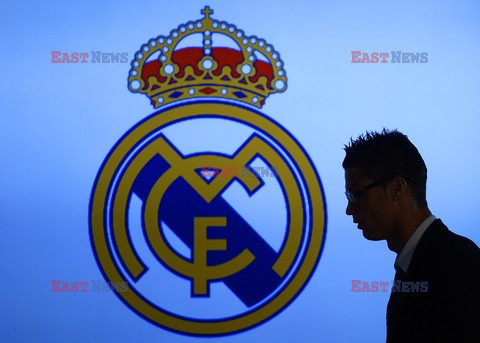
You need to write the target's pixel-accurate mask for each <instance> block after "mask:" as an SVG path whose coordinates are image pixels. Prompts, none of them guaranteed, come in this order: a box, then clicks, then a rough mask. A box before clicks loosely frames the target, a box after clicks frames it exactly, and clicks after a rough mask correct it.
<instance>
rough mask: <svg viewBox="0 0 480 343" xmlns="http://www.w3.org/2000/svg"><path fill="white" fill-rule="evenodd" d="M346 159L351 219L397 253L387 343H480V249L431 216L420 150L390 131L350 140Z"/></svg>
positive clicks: (369, 236) (451, 197) (366, 234)
mask: <svg viewBox="0 0 480 343" xmlns="http://www.w3.org/2000/svg"><path fill="white" fill-rule="evenodd" d="M345 152H346V156H345V159H344V161H343V168H344V169H345V187H346V192H345V194H346V195H347V199H348V205H347V209H346V213H347V215H350V216H352V217H353V222H354V223H356V224H358V228H359V229H360V230H362V233H363V236H364V237H365V238H367V239H369V240H374V241H376V240H386V241H387V245H388V248H389V249H390V250H392V251H394V252H396V253H397V258H396V260H395V270H396V274H395V285H394V287H393V288H392V293H391V295H390V300H389V302H388V307H387V342H480V249H479V248H478V246H477V245H475V243H473V242H472V241H471V240H469V239H468V238H465V237H462V236H459V235H457V234H455V233H453V232H451V231H449V230H448V228H447V227H446V226H445V225H444V224H443V223H442V221H441V220H440V219H437V218H436V217H435V216H433V215H432V213H431V212H430V210H429V209H428V206H427V201H426V181H427V168H426V166H425V163H424V161H423V159H422V157H421V156H420V154H419V152H418V150H417V148H416V147H415V146H414V145H413V144H412V143H411V142H410V141H409V139H408V138H407V136H405V135H403V134H402V133H400V132H398V131H396V130H395V131H388V130H385V129H384V130H383V131H382V132H380V133H377V132H371V133H366V134H365V135H363V136H360V137H359V138H358V139H356V140H351V141H350V143H349V144H348V146H346V147H345ZM452 177H454V176H453V175H452ZM456 177H461V176H458V175H457V176H456ZM472 182H473V181H472ZM444 201H448V202H450V203H454V204H459V203H461V201H462V199H458V198H456V197H455V196H454V195H453V194H444ZM419 284H420V285H423V286H426V287H423V289H422V287H420V288H419V287H418V286H416V285H419ZM427 285H428V286H427Z"/></svg>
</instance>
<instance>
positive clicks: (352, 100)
mask: <svg viewBox="0 0 480 343" xmlns="http://www.w3.org/2000/svg"><path fill="white" fill-rule="evenodd" d="M206 4H207V3H204V2H199V1H181V2H173V1H172V2H164V1H138V2H131V1H128V2H127V1H105V2H101V3H98V2H95V1H87V0H86V1H80V2H66V1H43V2H38V3H29V2H23V3H16V2H3V3H2V4H1V5H0V8H1V10H0V13H1V14H0V17H1V20H0V39H1V46H2V54H1V55H0V65H1V70H2V72H1V73H2V78H3V82H1V83H0V94H2V105H3V108H2V110H1V124H0V142H1V146H2V149H1V151H0V161H2V162H1V168H0V189H1V191H0V228H1V239H0V267H1V275H2V278H1V282H0V294H2V297H1V298H2V300H1V301H0V303H1V305H0V340H1V341H6V342H16V341H41V342H47V341H48V342H61V341H72V342H74V341H86V340H90V341H100V340H106V341H115V342H128V341H130V342H134V341H135V342H138V341H146V342H195V341H199V340H202V339H200V338H192V337H186V336H182V335H178V334H174V333H170V332H168V331H165V330H162V329H160V328H158V327H155V326H153V325H151V324H150V323H148V322H146V321H145V320H143V319H142V318H140V317H139V316H137V315H136V314H135V313H133V312H132V311H131V310H129V309H128V308H127V307H126V306H125V305H124V304H123V303H122V302H120V301H119V300H118V298H117V297H116V296H115V295H114V294H113V293H91V292H89V293H52V292H51V280H52V279H60V280H66V281H75V280H78V281H82V280H86V281H89V280H99V279H102V276H101V274H100V271H99V268H98V266H97V265H96V263H95V260H94V257H93V253H92V249H91V246H90V241H89V236H88V221H87V219H88V203H89V197H90V192H91V189H92V185H93V182H94V179H95V176H96V173H97V171H98V169H99V167H100V165H101V163H102V161H103V159H104V158H105V156H106V155H107V153H108V151H109V150H110V148H111V147H112V146H113V145H114V144H115V142H116V141H117V140H118V139H119V138H120V137H121V136H122V135H123V133H125V132H126V131H127V130H128V129H129V128H130V127H132V126H133V125H134V124H135V123H137V122H138V121H140V120H141V119H142V118H144V117H145V116H146V115H148V114H150V113H152V112H153V109H152V107H151V106H150V104H149V101H148V100H147V98H146V97H144V96H140V95H135V94H131V93H130V92H129V91H128V89H127V87H126V78H127V73H128V70H129V68H130V65H129V64H92V63H87V64H80V63H79V64H52V63H51V51H52V50H61V51H65V52H70V53H71V52H74V51H78V52H83V51H85V52H90V51H91V50H101V51H104V52H128V56H129V60H131V58H132V57H133V54H134V53H135V52H136V51H137V49H138V48H139V47H140V45H141V44H143V43H145V42H147V41H148V39H150V38H152V37H156V36H157V35H160V34H168V33H169V32H170V30H171V29H173V28H176V27H177V26H178V25H179V24H180V23H184V22H186V21H188V20H193V19H197V18H200V13H199V10H200V9H201V8H203V6H204V5H206ZM208 4H209V5H210V6H212V7H213V9H214V11H215V14H214V17H215V18H217V19H220V20H226V21H228V22H230V23H233V24H235V25H237V27H239V28H241V29H243V30H244V31H245V33H246V34H248V35H257V36H259V37H262V38H265V39H266V40H267V41H268V42H269V43H271V44H273V45H274V46H275V48H276V49H277V50H278V51H279V52H280V53H281V55H282V59H283V60H284V62H285V69H286V70H287V76H288V80H289V87H288V89H287V91H286V92H285V93H284V94H280V95H278V94H277V95H273V96H271V97H270V98H269V99H268V100H267V103H266V105H265V106H264V107H263V109H262V111H263V112H264V113H266V114H268V115H270V116H271V117H273V118H274V119H275V120H277V121H278V122H280V123H281V124H282V125H283V126H285V127H286V128H288V129H289V130H290V132H291V133H292V134H293V135H295V137H296V138H297V139H298V140H299V141H300V142H301V143H302V145H303V146H304V148H305V149H306V150H307V151H308V153H309V154H310V156H311V158H312V160H313V162H314V164H315V165H316V167H317V170H318V172H319V174H320V176H321V179H322V182H323V186H324V189H325V195H326V199H327V204H328V218H329V220H328V233H327V239H326V245H325V248H324V251H323V255H322V258H321V260H320V263H319V265H318V267H317V270H316V272H315V274H314V275H313V277H312V279H311V280H310V282H309V284H308V285H307V287H306V288H305V289H304V291H303V292H302V294H301V295H300V296H299V297H298V298H297V300H296V301H295V302H293V303H292V304H291V305H290V306H289V307H288V308H287V309H286V310H285V311H283V312H282V313H281V314H279V315H278V316H277V317H275V318H274V319H273V320H271V321H269V322H267V323H266V324H264V325H261V326H260V327H257V328H255V329H253V330H250V331H247V332H245V333H242V334H239V335H234V336H229V337H224V338H215V339H211V340H213V341H218V342H246V341H250V342H258V341H266V342H276V341H280V342H286V341H292V340H293V339H295V340H296V341H299V342H313V341H315V342H350V341H353V340H355V341H360V342H376V341H383V340H384V339H385V309H386V304H387V301H388V296H389V293H352V292H351V280H354V279H356V280H364V281H391V280H392V279H393V275H394V272H393V261H394V258H395V254H394V253H392V252H390V251H389V250H388V249H387V247H386V244H385V242H369V241H366V240H365V239H364V238H363V236H362V234H361V232H360V231H358V230H357V229H356V228H355V226H354V225H353V224H352V222H351V219H350V218H348V217H347V216H346V215H345V206H346V199H345V196H344V194H343V191H344V177H343V170H342V168H341V162H342V160H343V157H344V152H343V150H342V147H343V144H344V143H346V142H347V141H348V139H349V138H350V137H351V136H357V135H358V134H360V133H361V132H362V131H364V130H366V129H368V130H379V129H382V128H383V127H387V128H398V129H399V130H400V131H403V132H404V133H406V134H407V135H408V136H409V137H410V139H411V140H412V141H413V142H414V144H416V146H417V147H418V149H419V151H420V152H421V154H422V155H423V157H424V159H425V162H426V164H427V166H428V169H429V179H428V186H427V198H428V201H429V205H430V208H431V210H432V212H433V213H434V214H435V215H436V216H437V217H439V218H441V219H442V220H443V221H444V223H446V224H447V226H449V227H450V229H451V230H452V231H454V232H457V233H459V234H462V235H465V236H467V237H469V238H471V239H472V240H473V241H475V242H476V243H477V245H479V244H480V232H479V229H478V218H477V217H478V197H479V194H480V183H478V181H477V177H476V175H477V173H478V170H480V158H479V148H478V147H479V144H478V128H479V124H480V121H479V119H478V108H479V105H480V97H479V96H478V94H479V86H478V80H479V77H480V67H479V59H478V56H479V55H480V44H479V37H480V18H479V17H480V5H479V3H478V2H477V1H423V2H422V3H419V2H417V1H401V2H390V1H366V2H358V1H328V2H324V1H322V2H320V1H296V2H293V1H275V2H258V1H250V0H248V1H242V2H240V1H235V2H234V1H216V0H212V1H210V2H209V3H208ZM352 50H361V51H365V52H370V53H371V52H374V51H377V52H391V51H392V50H401V51H403V52H428V57H429V60H428V63H424V64H392V63H386V64H380V63H379V64H352V63H351V51H352ZM198 138H199V137H192V144H193V142H194V140H195V139H198ZM459 287H460V285H459Z"/></svg>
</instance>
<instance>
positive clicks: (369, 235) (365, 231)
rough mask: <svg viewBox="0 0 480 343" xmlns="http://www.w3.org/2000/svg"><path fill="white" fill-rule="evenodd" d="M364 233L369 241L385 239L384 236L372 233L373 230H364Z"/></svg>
mask: <svg viewBox="0 0 480 343" xmlns="http://www.w3.org/2000/svg"><path fill="white" fill-rule="evenodd" d="M362 234H363V237H365V238H366V239H368V240H369V241H381V240H383V239H385V238H383V237H378V236H375V235H374V234H372V233H371V232H368V231H367V230H362Z"/></svg>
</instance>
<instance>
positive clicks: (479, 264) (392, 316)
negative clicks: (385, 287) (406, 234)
mask: <svg viewBox="0 0 480 343" xmlns="http://www.w3.org/2000/svg"><path fill="white" fill-rule="evenodd" d="M395 280H396V281H395V282H397V283H398V281H402V282H417V283H418V282H420V283H421V282H428V290H427V291H426V292H425V287H423V288H424V289H423V290H424V292H421V291H420V290H421V288H420V290H418V291H416V292H394V291H393V289H392V293H391V294H390V300H389V302H388V307H387V342H389V343H391V342H408V343H410V342H422V343H424V342H455V343H456V342H480V249H479V248H478V246H477V245H475V243H473V242H472V241H471V240H469V239H468V238H465V237H462V236H459V235H457V234H455V233H453V232H451V231H449V230H448V228H447V227H446V226H445V225H444V224H443V223H442V221H441V220H439V219H437V220H435V221H434V222H433V223H432V224H431V225H430V226H429V227H428V229H427V230H426V231H425V233H424V235H423V236H422V238H421V239H420V241H419V243H418V245H417V247H416V249H415V252H414V254H413V256H412V260H411V262H410V265H409V267H408V270H407V273H406V275H405V274H404V273H403V272H401V271H397V273H396V274H395ZM407 285H408V286H407V287H406V288H412V287H411V285H412V284H407ZM423 285H424V286H425V284H423ZM399 288H400V289H401V287H399ZM397 290H398V289H397Z"/></svg>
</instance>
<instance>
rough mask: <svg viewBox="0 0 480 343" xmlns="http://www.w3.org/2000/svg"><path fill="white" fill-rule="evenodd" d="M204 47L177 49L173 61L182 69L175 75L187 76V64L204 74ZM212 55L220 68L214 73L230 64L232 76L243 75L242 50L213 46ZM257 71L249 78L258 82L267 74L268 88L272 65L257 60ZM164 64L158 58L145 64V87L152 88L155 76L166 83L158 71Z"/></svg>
mask: <svg viewBox="0 0 480 343" xmlns="http://www.w3.org/2000/svg"><path fill="white" fill-rule="evenodd" d="M203 56H204V55H203V49H202V48H185V49H180V50H176V51H174V52H173V54H172V61H173V62H175V63H176V64H178V65H179V67H180V70H179V72H178V73H177V74H176V75H175V76H176V77H178V78H183V77H184V76H185V73H184V70H185V67H186V66H192V67H193V70H194V73H195V75H196V76H200V75H202V71H201V70H200V69H198V67H197V65H198V62H199V61H200V60H201V59H202V58H203ZM212 57H213V58H214V59H215V60H216V61H217V62H218V68H217V69H216V70H214V71H213V72H212V74H213V75H215V76H218V75H220V73H221V72H222V68H223V67H224V66H230V68H231V70H232V75H231V77H232V78H236V79H238V78H240V77H241V75H240V74H239V73H237V71H236V67H237V66H238V65H239V64H240V63H242V62H243V55H242V53H241V52H240V51H238V50H235V49H230V48H212ZM253 65H254V66H255V68H256V70H257V73H256V74H255V75H253V76H251V77H250V78H249V81H250V82H257V81H258V78H259V77H260V76H265V77H266V78H267V80H268V88H269V89H273V88H272V87H271V86H270V81H271V80H272V79H273V70H272V66H271V65H270V64H269V63H268V62H265V61H260V60H257V61H255V62H254V64H253ZM161 66H162V62H160V61H159V60H158V59H155V60H153V61H150V62H148V63H146V64H145V65H144V66H143V70H142V79H143V81H144V82H145V87H144V89H148V88H150V86H149V84H148V81H147V80H148V78H149V77H151V76H154V77H155V78H156V79H157V80H158V81H159V82H161V83H164V82H166V81H167V79H166V78H165V77H163V76H161V75H160V74H159V73H158V70H159V69H160V67H161Z"/></svg>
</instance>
